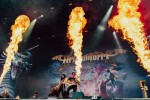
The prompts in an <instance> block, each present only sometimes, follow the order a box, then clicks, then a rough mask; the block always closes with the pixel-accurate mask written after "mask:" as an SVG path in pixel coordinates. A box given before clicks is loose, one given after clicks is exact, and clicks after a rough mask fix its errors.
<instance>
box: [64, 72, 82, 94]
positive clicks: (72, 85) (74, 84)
mask: <svg viewBox="0 0 150 100" xmlns="http://www.w3.org/2000/svg"><path fill="white" fill-rule="evenodd" d="M68 83H69V84H70V86H69V87H68V89H67V96H69V91H70V90H71V89H73V92H76V91H77V84H80V82H79V81H78V80H77V79H76V73H75V72H72V77H70V78H69V79H68Z"/></svg>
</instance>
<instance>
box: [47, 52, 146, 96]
mask: <svg viewBox="0 0 150 100" xmlns="http://www.w3.org/2000/svg"><path fill="white" fill-rule="evenodd" d="M127 53H128V51H127V50H124V49H114V50H107V51H106V52H104V53H103V52H98V51H95V52H91V53H88V54H83V57H82V58H83V62H82V66H83V67H82V69H81V76H80V80H81V84H80V88H79V89H78V91H79V90H80V91H82V92H83V93H84V95H85V96H93V95H97V96H101V97H102V98H131V97H133V98H138V97H142V92H141V90H140V87H139V81H140V80H146V79H147V77H146V76H140V75H139V74H138V73H136V71H134V69H132V66H131V64H130V61H129V60H128V58H129V57H128V54H127ZM52 60H53V61H54V62H53V63H52V64H51V66H50V68H49V70H48V72H49V75H50V87H51V88H52V87H53V86H55V85H57V84H58V83H59V82H60V75H61V74H66V75H67V77H68V78H69V77H71V73H72V72H74V71H75V70H74V66H75V64H74V61H75V58H74V57H73V56H72V55H57V56H55V57H53V58H52ZM132 65H133V64H132ZM137 67H139V66H137ZM137 69H138V68H137Z"/></svg>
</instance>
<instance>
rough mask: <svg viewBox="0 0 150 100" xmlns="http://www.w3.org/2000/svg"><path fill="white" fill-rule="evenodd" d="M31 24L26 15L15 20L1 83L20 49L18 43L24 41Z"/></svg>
mask: <svg viewBox="0 0 150 100" xmlns="http://www.w3.org/2000/svg"><path fill="white" fill-rule="evenodd" d="M29 25H30V19H29V18H28V17H27V16H25V15H20V16H19V17H17V19H16V20H15V24H14V25H12V26H11V30H12V36H11V42H10V43H9V46H8V48H7V49H6V56H7V58H6V61H5V64H4V69H3V72H2V74H1V78H0V83H1V82H2V80H3V78H4V77H5V74H6V73H7V72H8V71H9V70H10V69H11V61H12V60H14V59H15V57H14V56H15V53H16V52H17V51H18V44H19V43H20V42H21V41H22V34H23V33H24V32H25V31H26V30H27V28H28V26H29Z"/></svg>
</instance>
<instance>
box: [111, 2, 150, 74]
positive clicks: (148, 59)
mask: <svg viewBox="0 0 150 100" xmlns="http://www.w3.org/2000/svg"><path fill="white" fill-rule="evenodd" d="M140 2H141V0H119V1H118V6H117V8H118V15H117V16H114V17H113V19H111V20H110V21H109V22H108V24H109V25H110V26H112V27H113V28H114V29H115V30H116V31H118V30H119V29H120V30H121V31H122V33H123V38H124V39H125V40H127V41H129V42H130V43H131V44H132V48H133V50H134V52H135V53H136V54H137V56H138V60H137V62H139V63H140V64H141V66H143V67H144V69H146V70H147V72H150V67H149V66H150V49H149V47H148V42H147V38H146V36H145V33H144V29H143V26H144V25H143V24H142V22H141V21H140V17H141V14H140V13H139V12H138V11H137V10H138V5H139V3H140Z"/></svg>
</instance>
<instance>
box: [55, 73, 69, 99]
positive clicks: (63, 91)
mask: <svg viewBox="0 0 150 100" xmlns="http://www.w3.org/2000/svg"><path fill="white" fill-rule="evenodd" d="M66 79H67V77H66V75H65V74H62V75H61V81H60V87H59V89H58V90H57V95H56V96H57V97H59V94H60V93H61V94H62V97H64V94H65V81H66Z"/></svg>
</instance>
